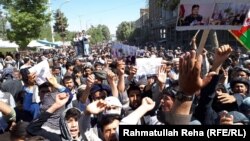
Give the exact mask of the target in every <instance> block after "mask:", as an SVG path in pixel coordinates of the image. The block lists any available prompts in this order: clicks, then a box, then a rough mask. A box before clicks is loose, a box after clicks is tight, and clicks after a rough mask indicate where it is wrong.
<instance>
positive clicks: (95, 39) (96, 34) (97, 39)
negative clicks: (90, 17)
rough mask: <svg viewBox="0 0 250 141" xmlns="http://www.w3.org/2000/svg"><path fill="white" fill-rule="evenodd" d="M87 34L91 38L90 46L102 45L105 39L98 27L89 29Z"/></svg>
mask: <svg viewBox="0 0 250 141" xmlns="http://www.w3.org/2000/svg"><path fill="white" fill-rule="evenodd" d="M99 27H100V26H99ZM87 34H88V35H90V36H91V38H90V44H92V45H96V44H98V43H101V42H102V41H103V40H104V39H105V38H104V36H103V34H102V29H101V28H98V27H94V26H91V28H90V29H88V31H87Z"/></svg>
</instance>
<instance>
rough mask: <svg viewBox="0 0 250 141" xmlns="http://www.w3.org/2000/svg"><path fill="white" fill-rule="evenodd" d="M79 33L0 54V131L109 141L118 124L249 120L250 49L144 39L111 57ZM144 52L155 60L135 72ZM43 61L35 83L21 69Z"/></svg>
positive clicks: (21, 139) (56, 140) (21, 136)
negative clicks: (148, 70)
mask: <svg viewBox="0 0 250 141" xmlns="http://www.w3.org/2000/svg"><path fill="white" fill-rule="evenodd" d="M81 36H83V35H81V34H78V35H76V38H75V39H74V44H73V45H72V46H67V47H65V46H64V47H63V48H60V49H54V50H44V51H41V52H39V53H31V52H26V53H23V52H17V53H12V54H11V53H8V54H5V55H3V54H1V55H0V78H1V87H0V133H1V134H7V133H8V134H9V140H11V141H17V140H18V141H33V140H53V141H64V140H65V141H66V140H67V141H116V140H119V139H118V135H119V129H118V128H119V125H166V126H168V125H235V124H237V125H248V124H249V118H250V98H249V97H248V96H249V85H250V83H249V75H250V54H247V53H245V54H244V53H242V52H241V51H240V50H233V49H232V47H231V46H230V45H222V46H220V47H218V48H214V49H213V51H206V50H205V49H204V51H203V53H202V54H198V53H197V52H196V50H195V48H193V49H190V50H188V51H183V50H181V48H176V50H167V49H164V48H158V49H157V48H154V47H150V46H148V47H147V48H146V49H145V50H144V52H143V53H140V54H139V55H137V56H134V57H120V58H114V57H112V53H111V48H112V44H107V45H105V46H100V47H96V48H94V47H92V48H91V47H88V46H86V45H88V40H87V39H85V38H84V37H81ZM84 46H85V48H84ZM90 48H91V50H90ZM151 57H152V58H153V57H161V58H163V61H162V65H161V66H160V67H159V68H158V71H157V73H156V74H155V75H147V77H146V78H143V79H141V77H139V76H138V75H137V67H136V65H135V58H151ZM133 58H134V59H133ZM44 60H47V61H48V64H49V67H50V71H51V74H52V75H51V76H49V77H47V78H46V82H45V83H43V84H40V85H38V84H37V81H36V78H37V77H38V76H37V74H36V73H33V72H30V71H29V70H30V68H31V67H32V66H34V65H36V64H38V63H39V62H41V61H44Z"/></svg>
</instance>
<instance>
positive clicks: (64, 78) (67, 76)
mask: <svg viewBox="0 0 250 141" xmlns="http://www.w3.org/2000/svg"><path fill="white" fill-rule="evenodd" d="M70 79H72V80H73V77H72V76H71V75H65V76H64V77H63V83H64V82H65V81H67V80H70Z"/></svg>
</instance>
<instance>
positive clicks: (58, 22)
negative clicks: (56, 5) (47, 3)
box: [53, 9, 69, 41]
mask: <svg viewBox="0 0 250 141" xmlns="http://www.w3.org/2000/svg"><path fill="white" fill-rule="evenodd" d="M54 18H55V25H54V26H53V28H54V31H55V32H56V33H58V34H59V35H60V37H61V38H62V41H64V40H65V37H66V36H67V27H68V26H69V25H68V19H67V18H66V17H65V16H64V14H63V13H62V12H61V11H60V9H57V10H56V12H55V14H54Z"/></svg>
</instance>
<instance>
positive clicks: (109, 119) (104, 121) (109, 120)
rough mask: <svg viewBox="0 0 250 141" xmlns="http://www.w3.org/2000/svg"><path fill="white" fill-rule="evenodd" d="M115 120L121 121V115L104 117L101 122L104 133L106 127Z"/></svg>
mask: <svg viewBox="0 0 250 141" xmlns="http://www.w3.org/2000/svg"><path fill="white" fill-rule="evenodd" d="M114 120H119V121H120V120H121V117H120V116H119V115H102V117H101V120H100V122H99V124H100V129H101V131H102V132H103V130H104V127H105V126H106V125H108V124H110V123H112V122H113V121H114Z"/></svg>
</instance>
